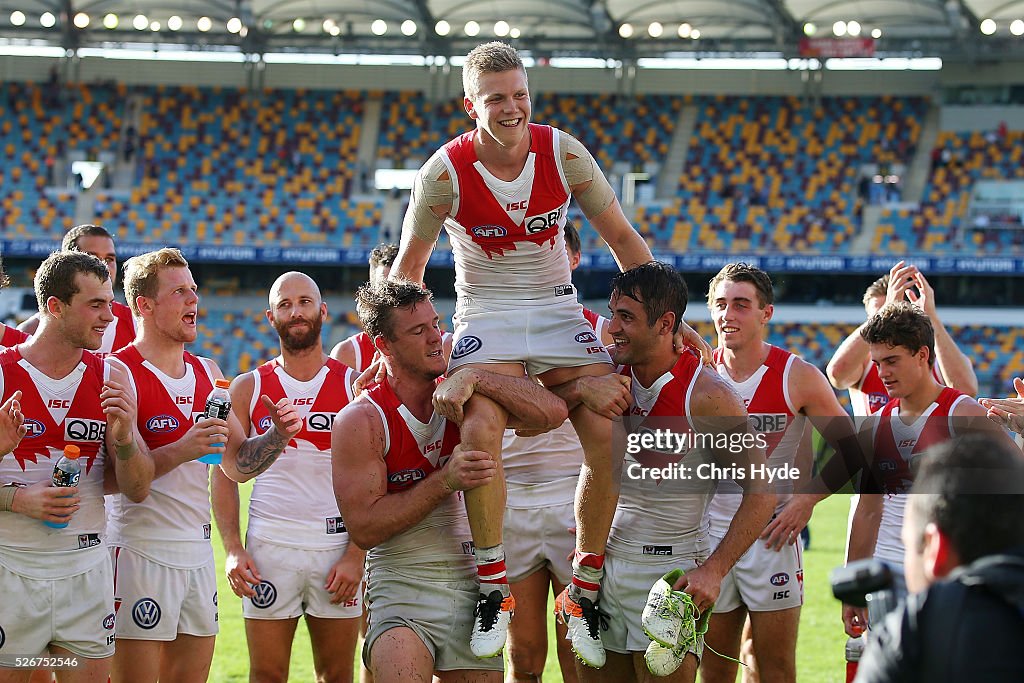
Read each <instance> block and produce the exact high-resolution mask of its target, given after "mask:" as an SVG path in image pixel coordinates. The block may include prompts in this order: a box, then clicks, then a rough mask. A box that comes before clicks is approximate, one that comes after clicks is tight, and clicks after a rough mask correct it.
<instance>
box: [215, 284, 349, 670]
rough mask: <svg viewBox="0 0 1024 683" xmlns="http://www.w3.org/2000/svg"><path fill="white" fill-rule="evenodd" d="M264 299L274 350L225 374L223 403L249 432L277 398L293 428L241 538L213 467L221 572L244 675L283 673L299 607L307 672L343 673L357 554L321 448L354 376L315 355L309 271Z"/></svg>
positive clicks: (225, 486) (259, 481)
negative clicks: (244, 655)
mask: <svg viewBox="0 0 1024 683" xmlns="http://www.w3.org/2000/svg"><path fill="white" fill-rule="evenodd" d="M269 303H270V307H269V308H268V309H267V312H266V315H267V320H268V321H269V322H270V324H271V326H273V328H274V330H275V331H276V332H277V335H278V337H280V340H281V354H280V355H279V356H278V357H277V358H275V359H274V360H271V361H268V362H266V363H264V364H263V365H261V366H260V367H258V368H257V369H255V370H253V371H252V372H249V373H246V374H244V375H240V376H239V377H237V378H236V379H235V381H234V382H233V383H232V387H231V399H232V408H233V411H234V414H235V416H236V417H237V418H238V421H239V422H240V423H241V424H242V427H243V429H244V430H245V433H247V434H249V435H250V436H258V435H260V434H263V433H264V432H266V431H267V430H268V429H273V426H272V421H271V419H270V416H269V415H268V413H267V409H266V407H265V406H264V405H263V403H262V402H260V401H259V400H258V398H259V396H261V395H266V396H268V397H269V398H270V400H271V401H278V400H280V399H282V398H285V397H287V398H288V399H289V400H290V401H291V402H292V405H294V406H295V410H296V411H297V412H298V414H299V416H300V417H301V418H302V428H301V429H300V430H299V432H298V433H297V434H295V436H294V438H293V440H292V441H291V442H289V445H288V446H287V447H285V449H284V451H283V452H282V453H281V455H280V456H278V458H277V460H276V461H275V462H274V464H273V466H271V467H270V469H268V470H267V471H266V472H264V473H263V474H261V475H259V476H258V477H256V479H255V482H254V485H253V489H252V496H251V497H250V499H249V528H248V532H247V535H246V542H245V545H244V546H243V544H242V539H241V533H240V531H239V520H238V505H239V502H238V484H236V483H235V482H233V481H231V480H230V479H228V478H227V477H226V476H224V474H223V473H222V472H219V471H215V472H214V474H213V477H214V479H213V511H214V516H215V517H216V519H217V529H218V530H219V531H220V535H221V538H222V539H223V541H224V549H225V551H226V553H227V560H226V567H225V570H226V572H227V576H228V582H229V583H230V584H231V588H232V590H233V591H234V592H235V594H236V595H238V596H239V597H241V598H243V599H244V600H243V603H242V604H243V614H244V615H245V635H246V640H247V642H248V645H249V675H250V677H251V678H252V680H256V681H266V682H270V681H281V682H282V683H283V682H284V681H287V680H288V664H289V659H290V657H291V651H292V641H293V640H294V637H295V627H296V625H297V624H298V621H299V617H300V616H303V615H304V616H305V618H306V626H307V627H308V628H309V635H310V640H311V642H312V646H313V666H314V668H315V670H316V675H317V679H318V680H323V681H351V680H352V661H353V656H354V653H355V647H356V636H357V635H358V634H359V622H360V617H361V616H362V612H363V606H362V579H363V560H364V558H365V557H366V553H365V552H364V551H363V550H362V549H360V548H359V547H358V546H356V544H354V543H349V539H348V533H346V531H345V523H344V521H343V520H342V518H341V514H340V513H339V512H338V503H337V501H336V500H335V498H334V490H333V489H332V487H331V454H330V451H331V426H332V425H333V423H334V416H335V415H336V414H337V413H338V411H340V410H341V409H342V408H344V407H345V406H346V405H348V402H349V401H350V400H351V399H352V394H351V390H350V388H349V387H350V386H351V383H352V381H353V380H354V374H355V373H354V371H353V370H352V369H350V368H346V367H345V366H344V365H342V364H341V363H339V362H338V361H336V360H334V359H333V358H329V357H328V356H327V355H326V354H325V353H324V349H323V341H322V340H321V337H320V333H321V329H322V327H323V323H324V320H325V319H326V318H327V304H326V303H324V302H323V299H322V298H321V295H320V289H319V287H317V285H316V283H315V282H314V281H313V280H312V279H311V278H310V277H309V276H307V275H305V274H303V273H297V272H290V273H285V274H284V275H282V276H281V277H279V278H278V279H277V280H276V281H275V282H274V284H273V286H272V287H271V288H270V302H269Z"/></svg>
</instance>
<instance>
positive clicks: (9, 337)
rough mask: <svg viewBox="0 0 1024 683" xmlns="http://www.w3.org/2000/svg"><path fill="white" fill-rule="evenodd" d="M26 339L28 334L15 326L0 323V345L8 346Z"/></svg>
mask: <svg viewBox="0 0 1024 683" xmlns="http://www.w3.org/2000/svg"><path fill="white" fill-rule="evenodd" d="M27 340H28V335H27V334H25V333H24V332H22V331H21V330H19V329H18V328H16V327H10V326H8V325H4V324H2V323H0V347H3V348H10V347H11V346H16V345H18V344H20V343H22V342H24V341H27Z"/></svg>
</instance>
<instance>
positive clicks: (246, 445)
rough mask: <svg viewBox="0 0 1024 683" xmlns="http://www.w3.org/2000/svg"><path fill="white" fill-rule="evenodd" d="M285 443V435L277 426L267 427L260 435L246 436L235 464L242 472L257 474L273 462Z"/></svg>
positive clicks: (286, 439)
mask: <svg viewBox="0 0 1024 683" xmlns="http://www.w3.org/2000/svg"><path fill="white" fill-rule="evenodd" d="M287 445H288V437H287V436H286V435H284V434H282V433H281V432H279V431H277V428H271V429H268V430H267V431H266V432H265V433H263V434H261V435H260V436H254V437H251V438H248V439H246V440H245V441H244V442H243V443H242V445H241V447H239V449H238V456H237V458H236V460H235V466H236V467H237V468H238V471H239V472H241V473H242V474H251V475H254V476H255V475H258V474H260V473H261V472H264V471H266V470H267V468H269V467H270V466H271V465H273V464H274V461H275V460H277V456H279V455H281V451H283V450H284V447H285V446H287Z"/></svg>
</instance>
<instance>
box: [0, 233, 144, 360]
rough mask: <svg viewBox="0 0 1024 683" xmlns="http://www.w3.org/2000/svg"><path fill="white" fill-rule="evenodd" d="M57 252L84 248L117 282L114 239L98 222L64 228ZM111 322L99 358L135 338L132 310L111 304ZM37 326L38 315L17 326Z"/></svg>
mask: <svg viewBox="0 0 1024 683" xmlns="http://www.w3.org/2000/svg"><path fill="white" fill-rule="evenodd" d="M60 248H61V251H84V252H85V253H87V254H92V255H93V256H95V257H96V258H98V259H99V260H100V261H103V263H104V265H106V267H107V272H108V273H110V285H111V287H113V286H114V285H116V284H117V252H116V251H115V249H114V238H113V237H112V236H111V235H110V233H109V232H107V231H106V229H105V228H102V227H100V226H98V225H88V224H87V225H76V226H75V227H73V228H71V229H70V230H68V231H67V233H66V234H65V235H64V239H63V240H61V243H60ZM111 311H112V312H113V314H114V322H112V323H111V324H110V325H108V326H107V331H106V332H104V333H103V343H102V344H100V348H99V350H98V351H97V352H96V353H97V355H98V356H100V358H103V357H104V356H106V355H108V354H110V353H113V352H114V351H117V350H119V349H121V348H123V347H124V346H126V345H127V344H129V343H130V342H131V341H132V340H133V339H135V320H134V319H133V318H132V310H131V308H129V307H128V306H126V305H124V304H123V303H121V302H120V301H114V303H113V304H112V305H111ZM38 326H39V314H38V313H37V314H36V315H33V316H32V317H31V318H29V319H28V320H26V321H25V322H23V323H22V324H21V325H19V326H18V329H19V330H21V331H22V332H25V333H26V334H35V331H36V328H37V327H38Z"/></svg>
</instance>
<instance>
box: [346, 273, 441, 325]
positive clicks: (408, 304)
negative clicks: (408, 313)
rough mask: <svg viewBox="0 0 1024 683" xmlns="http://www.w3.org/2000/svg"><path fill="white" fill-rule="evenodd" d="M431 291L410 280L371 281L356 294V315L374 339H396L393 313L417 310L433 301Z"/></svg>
mask: <svg viewBox="0 0 1024 683" xmlns="http://www.w3.org/2000/svg"><path fill="white" fill-rule="evenodd" d="M433 296H434V295H433V294H431V292H430V290H429V289H427V288H425V287H423V286H422V285H420V284H419V283H416V282H412V281H410V280H390V279H388V280H379V281H376V282H367V283H366V284H365V285H363V286H362V287H360V288H359V289H358V290H357V291H356V313H357V314H358V315H359V322H360V324H361V325H362V326H363V330H364V331H365V332H366V334H367V335H369V336H370V337H371V338H373V339H376V338H377V337H384V338H385V339H391V340H393V339H394V338H395V329H394V321H393V320H392V318H393V316H392V313H393V312H394V310H395V309H396V308H410V309H412V308H416V306H417V305H419V304H421V303H423V302H424V301H430V300H431V299H433Z"/></svg>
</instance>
